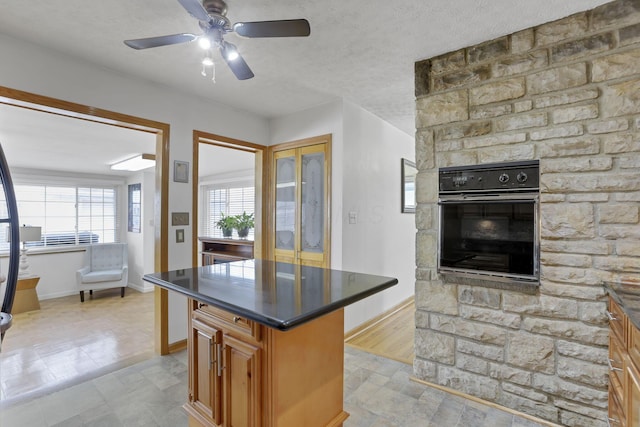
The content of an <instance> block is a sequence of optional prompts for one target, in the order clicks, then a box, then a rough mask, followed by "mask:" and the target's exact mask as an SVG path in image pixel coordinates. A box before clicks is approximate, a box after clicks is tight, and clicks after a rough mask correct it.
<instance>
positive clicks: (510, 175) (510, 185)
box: [439, 160, 540, 193]
mask: <svg viewBox="0 0 640 427" xmlns="http://www.w3.org/2000/svg"><path fill="white" fill-rule="evenodd" d="M539 176H540V172H539V163H538V161H537V160H536V161H527V162H513V163H491V164H487V165H473V166H460V167H447V168H441V169H440V172H439V186H440V192H441V193H466V192H485V191H486V192H488V191H522V190H528V191H531V190H537V189H538V187H539V181H540V178H539Z"/></svg>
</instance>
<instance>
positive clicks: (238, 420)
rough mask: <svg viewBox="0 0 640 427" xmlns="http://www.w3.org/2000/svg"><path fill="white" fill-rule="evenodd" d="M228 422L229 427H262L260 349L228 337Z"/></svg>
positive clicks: (225, 349) (225, 405)
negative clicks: (260, 426)
mask: <svg viewBox="0 0 640 427" xmlns="http://www.w3.org/2000/svg"><path fill="white" fill-rule="evenodd" d="M223 339H224V387H223V389H224V420H225V426H228V427H257V426H259V425H260V414H261V413H262V411H261V406H260V405H261V404H260V402H261V399H260V394H259V393H260V369H259V368H260V349H258V348H256V347H254V346H252V345H250V344H247V343H245V342H242V341H240V340H238V339H236V338H233V337H231V336H228V335H225V336H224V338H223Z"/></svg>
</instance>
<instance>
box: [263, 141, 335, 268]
mask: <svg viewBox="0 0 640 427" xmlns="http://www.w3.org/2000/svg"><path fill="white" fill-rule="evenodd" d="M273 170H274V174H275V179H274V182H275V191H274V194H275V200H274V203H275V205H274V216H275V221H274V239H273V240H274V250H273V255H274V259H275V261H280V262H287V263H292V264H301V265H311V266H315V267H327V266H328V265H329V248H328V243H329V211H328V207H329V188H328V187H329V180H328V175H329V172H328V171H329V168H328V144H327V143H321V144H314V145H308V146H304V147H300V148H292V149H288V150H282V151H276V152H275V153H274V168H273Z"/></svg>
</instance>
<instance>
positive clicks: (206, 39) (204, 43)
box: [198, 36, 211, 50]
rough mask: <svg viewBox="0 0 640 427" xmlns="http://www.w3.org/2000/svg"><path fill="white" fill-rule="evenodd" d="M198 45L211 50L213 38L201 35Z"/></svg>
mask: <svg viewBox="0 0 640 427" xmlns="http://www.w3.org/2000/svg"><path fill="white" fill-rule="evenodd" d="M198 46H200V47H201V48H202V49H203V50H209V49H211V40H209V37H206V36H201V37H199V38H198Z"/></svg>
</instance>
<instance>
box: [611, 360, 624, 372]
mask: <svg viewBox="0 0 640 427" xmlns="http://www.w3.org/2000/svg"><path fill="white" fill-rule="evenodd" d="M614 363H618V362H616V361H615V360H613V359H607V364H608V365H609V370H610V371H620V372H622V369H620V368H616V367H614V366H613V364H614Z"/></svg>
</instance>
